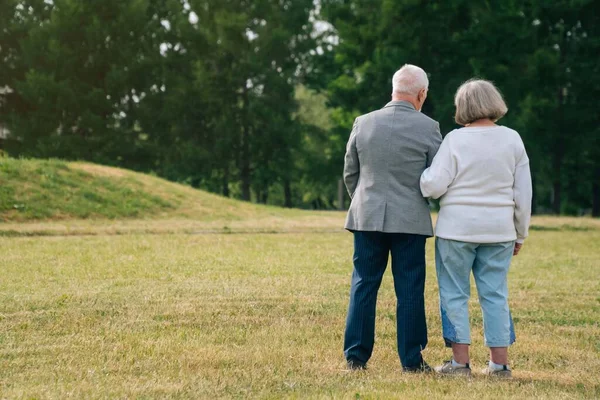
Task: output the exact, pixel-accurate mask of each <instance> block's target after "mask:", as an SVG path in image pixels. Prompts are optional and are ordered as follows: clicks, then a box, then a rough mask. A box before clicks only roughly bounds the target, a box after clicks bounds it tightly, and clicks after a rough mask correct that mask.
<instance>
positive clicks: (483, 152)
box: [421, 126, 532, 243]
mask: <svg viewBox="0 0 600 400" xmlns="http://www.w3.org/2000/svg"><path fill="white" fill-rule="evenodd" d="M421 192H422V193H423V196H425V197H432V198H434V199H437V198H440V197H441V198H442V199H441V201H440V214H439V216H438V220H437V226H436V229H435V233H436V236H438V237H441V238H444V239H450V240H459V241H462V242H470V243H499V242H508V241H512V240H517V242H519V243H522V242H523V241H524V240H525V238H526V237H527V235H528V229H529V220H530V216H531V196H532V187H531V173H530V171H529V158H528V157H527V153H526V151H525V146H524V145H523V141H522V140H521V137H520V136H519V134H518V133H517V132H515V131H514V130H512V129H509V128H506V127H504V126H486V127H466V128H461V129H457V130H454V131H452V132H450V133H449V134H448V135H446V138H445V139H444V141H443V143H442V145H441V147H440V149H439V151H438V153H437V155H436V156H435V158H434V160H433V164H432V165H431V167H430V168H427V169H426V170H425V172H423V175H422V176H421Z"/></svg>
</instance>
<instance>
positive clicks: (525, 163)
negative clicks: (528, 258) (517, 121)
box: [513, 146, 533, 243]
mask: <svg viewBox="0 0 600 400" xmlns="http://www.w3.org/2000/svg"><path fill="white" fill-rule="evenodd" d="M513 193H514V201H515V218H514V220H515V229H516V231H517V243H523V242H524V241H525V238H526V237H527V236H528V235H529V222H530V220H531V198H532V194H533V188H532V184H531V172H530V170H529V158H528V157H527V152H526V151H525V147H524V146H523V153H522V154H521V157H520V159H519V160H518V162H517V166H516V168H515V183H514V187H513Z"/></svg>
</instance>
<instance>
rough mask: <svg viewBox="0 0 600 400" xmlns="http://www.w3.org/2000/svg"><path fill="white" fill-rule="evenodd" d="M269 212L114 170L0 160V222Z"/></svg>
mask: <svg viewBox="0 0 600 400" xmlns="http://www.w3.org/2000/svg"><path fill="white" fill-rule="evenodd" d="M275 210H278V209H277V208H274V207H265V206H258V205H253V204H249V203H244V202H240V201H235V200H231V199H227V198H224V197H221V196H217V195H213V194H210V193H207V192H204V191H201V190H196V189H193V188H190V187H188V186H184V185H180V184H176V183H172V182H169V181H166V180H164V179H161V178H157V177H154V176H150V175H145V174H140V173H136V172H132V171H128V170H124V169H119V168H111V167H105V166H100V165H95V164H89V163H80V162H64V161H57V160H17V159H12V158H0V221H3V222H11V221H15V222H24V221H34V220H35V221H38V220H69V219H87V218H102V219H122V218H151V219H156V218H172V217H188V218H194V219H201V220H206V221H209V220H215V219H232V220H235V219H241V218H249V217H256V216H259V215H261V214H270V213H272V212H274V211H275ZM279 211H281V210H279ZM284 211H285V210H284Z"/></svg>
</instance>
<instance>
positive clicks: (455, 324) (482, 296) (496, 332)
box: [435, 238, 516, 347]
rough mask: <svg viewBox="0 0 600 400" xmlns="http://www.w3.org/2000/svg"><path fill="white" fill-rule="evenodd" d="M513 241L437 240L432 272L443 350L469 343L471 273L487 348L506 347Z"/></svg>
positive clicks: (510, 332)
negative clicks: (440, 317)
mask: <svg viewBox="0 0 600 400" xmlns="http://www.w3.org/2000/svg"><path fill="white" fill-rule="evenodd" d="M514 245H515V242H504V243H483V244H480V243H466V242H459V241H455V240H447V239H442V238H437V239H436V242H435V252H436V271H437V279H438V285H439V287H440V312H441V314H442V330H443V335H444V341H445V343H446V346H447V347H450V346H451V345H452V343H459V344H471V330H470V326H469V307H468V301H469V297H470V296H471V282H470V277H471V271H473V276H474V277H475V284H476V286H477V293H478V295H479V303H480V305H481V309H482V311H483V330H484V336H485V345H486V346H487V347H508V346H510V345H511V344H513V343H514V342H515V339H516V338H515V330H514V326H513V322H512V317H511V315H510V310H509V308H508V284H507V275H508V268H509V266H510V261H511V259H512V255H513V249H514Z"/></svg>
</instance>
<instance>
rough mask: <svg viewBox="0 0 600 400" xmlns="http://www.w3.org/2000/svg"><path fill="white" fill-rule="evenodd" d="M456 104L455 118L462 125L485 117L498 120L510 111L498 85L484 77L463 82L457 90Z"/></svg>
mask: <svg viewBox="0 0 600 400" xmlns="http://www.w3.org/2000/svg"><path fill="white" fill-rule="evenodd" d="M454 105H455V106H456V114H455V116H454V120H455V121H456V123H458V124H460V125H467V124H470V123H471V122H473V121H477V120H479V119H485V118H489V119H491V120H492V121H494V122H496V121H498V120H499V119H500V118H502V117H504V115H506V113H507V112H508V108H507V107H506V103H505V102H504V99H503V98H502V95H501V94H500V92H499V91H498V89H497V88H496V86H494V84H493V83H492V82H490V81H486V80H484V79H470V80H468V81H466V82H465V83H463V84H462V85H461V86H460V87H459V88H458V90H457V91H456V95H455V96H454Z"/></svg>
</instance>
